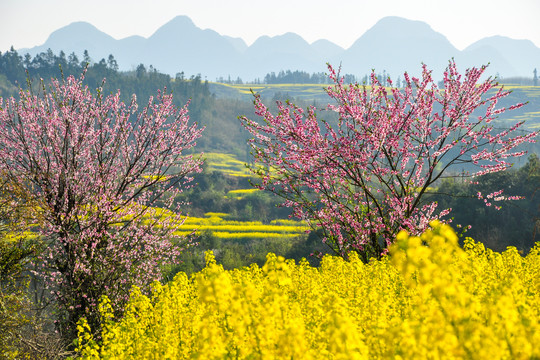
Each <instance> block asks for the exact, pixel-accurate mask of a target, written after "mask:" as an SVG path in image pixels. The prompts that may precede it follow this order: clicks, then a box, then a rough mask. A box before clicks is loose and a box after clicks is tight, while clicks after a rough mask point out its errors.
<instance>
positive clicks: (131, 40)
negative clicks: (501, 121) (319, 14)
mask: <svg viewBox="0 0 540 360" xmlns="http://www.w3.org/2000/svg"><path fill="white" fill-rule="evenodd" d="M49 48H50V49H51V50H53V51H54V52H56V53H58V52H59V51H60V50H62V51H64V53H66V54H69V53H71V52H74V53H75V54H77V55H78V56H80V55H82V53H83V51H84V50H88V51H89V54H90V56H91V57H92V59H94V60H95V61H99V59H100V58H106V57H107V56H108V55H109V54H112V55H114V57H115V58H116V59H117V61H118V64H119V66H120V68H121V69H122V70H130V69H133V68H134V67H135V66H137V65H138V64H140V63H143V64H145V65H153V66H154V67H156V68H157V69H158V70H160V71H163V72H166V73H168V74H171V75H174V74H175V73H177V72H181V71H184V72H185V73H186V74H197V73H200V74H202V75H204V76H207V77H208V78H209V79H212V78H217V77H220V76H228V75H231V76H232V77H235V78H236V77H241V78H242V79H244V80H246V81H249V80H253V79H255V78H262V77H264V76H265V75H266V74H267V73H270V72H273V71H274V72H278V71H281V70H291V71H295V70H300V71H306V72H319V71H321V69H322V70H324V69H325V64H326V63H327V62H329V63H331V64H333V65H336V64H343V71H344V72H345V73H349V74H355V75H358V76H363V75H365V74H368V73H369V72H370V71H371V69H373V68H375V69H376V71H380V72H383V71H386V73H387V74H391V75H392V77H397V76H400V75H402V74H403V72H404V71H405V70H406V71H407V72H409V73H410V74H413V73H415V72H416V73H418V71H420V70H421V64H422V63H425V64H427V66H428V67H429V68H430V69H433V71H434V76H437V75H440V74H442V71H443V70H444V68H445V67H446V66H447V64H448V60H449V59H451V58H453V57H454V58H455V59H457V60H458V65H461V64H464V65H465V66H468V67H469V66H481V65H483V64H485V63H487V62H490V63H491V64H492V66H490V67H489V69H488V71H490V72H493V73H496V72H497V73H499V74H500V75H501V76H503V77H510V76H529V75H530V74H532V71H533V69H534V68H535V67H538V65H537V64H539V63H540V48H538V47H536V46H535V45H534V43H532V42H531V41H529V40H514V39H510V38H506V37H503V36H492V37H488V38H484V39H482V40H479V41H478V42H476V43H475V44H472V45H471V46H469V47H468V48H467V49H465V50H464V51H459V50H458V49H456V48H455V47H454V46H453V45H452V44H451V43H450V42H449V41H448V39H447V38H446V37H445V36H444V35H443V34H441V33H439V32H437V31H435V30H433V29H432V28H431V26H430V25H428V24H427V23H425V22H423V21H418V20H410V19H406V18H402V17H397V16H387V17H384V18H381V19H380V20H379V21H377V22H376V23H375V25H373V26H372V27H371V28H370V29H369V30H368V31H366V32H365V33H364V34H363V35H362V36H361V37H360V38H359V39H358V40H356V41H355V42H354V44H353V45H352V46H351V47H350V48H348V49H343V48H341V47H339V46H338V45H336V44H334V43H332V42H330V41H328V40H317V41H314V42H313V43H311V44H309V43H308V42H307V41H305V39H303V38H302V37H301V36H299V35H298V34H296V33H292V32H286V33H284V34H281V35H277V36H272V37H270V36H266V35H265V36H261V37H259V38H258V39H257V40H256V41H255V42H254V43H253V44H251V45H250V46H247V45H246V43H245V42H244V40H242V39H240V38H233V37H230V36H224V35H220V34H219V33H217V32H215V31H214V30H211V29H205V30H203V29H201V28H199V27H197V26H196V25H195V24H194V23H193V21H192V20H191V19H190V18H189V17H188V16H185V15H179V16H175V17H173V18H172V19H171V20H169V21H168V22H167V23H165V24H164V25H163V26H161V27H160V28H159V29H157V30H156V31H155V32H154V34H152V36H150V37H149V38H144V37H141V36H130V37H126V38H124V39H120V40H116V39H114V38H112V37H111V36H109V35H107V34H106V33H104V32H102V31H100V30H99V29H97V28H96V27H95V26H94V25H92V24H90V23H87V22H83V21H78V22H73V23H71V24H69V25H67V26H65V27H62V28H60V29H58V30H56V31H54V32H53V33H51V35H50V36H49V38H48V39H47V41H46V42H45V43H44V44H43V45H41V46H36V47H34V48H31V49H19V50H20V52H21V54H25V53H29V54H30V55H33V56H35V55H36V54H39V53H40V52H44V51H47V49H49Z"/></svg>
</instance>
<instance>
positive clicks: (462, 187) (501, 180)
mask: <svg viewBox="0 0 540 360" xmlns="http://www.w3.org/2000/svg"><path fill="white" fill-rule="evenodd" d="M475 182H476V183H473V184H470V183H469V182H468V181H467V180H461V179H460V178H459V177H456V178H452V179H446V180H445V181H444V182H443V183H441V184H440V186H439V188H438V190H437V191H436V194H434V195H432V196H433V198H434V199H435V200H436V201H438V203H439V207H440V208H452V209H453V211H452V213H451V214H452V216H453V224H454V226H461V227H467V226H469V225H470V226H471V229H470V230H468V231H467V232H466V235H467V236H470V237H472V238H474V239H476V240H477V241H480V242H482V243H483V244H485V245H486V246H488V247H489V248H491V249H493V250H495V251H503V250H504V249H506V248H507V247H508V246H515V247H516V248H517V249H519V250H520V251H522V252H528V251H529V250H530V249H531V248H532V247H533V246H534V244H535V242H536V241H538V240H539V235H540V200H539V196H540V193H539V190H540V160H539V158H538V155H536V154H533V155H530V156H529V159H528V162H527V163H526V164H525V165H524V166H522V167H521V168H519V169H514V170H510V171H506V172H502V173H496V174H488V175H485V176H482V177H479V178H478V179H475ZM501 188H502V189H504V195H507V196H512V195H520V196H523V199H521V200H514V201H507V202H505V203H503V204H502V207H501V209H500V210H497V209H496V208H495V206H488V207H486V206H485V205H484V203H483V202H481V201H479V200H478V199H476V194H477V193H478V192H479V191H481V192H482V193H490V192H492V191H495V190H497V189H501Z"/></svg>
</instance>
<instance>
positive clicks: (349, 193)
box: [241, 62, 538, 260]
mask: <svg viewBox="0 0 540 360" xmlns="http://www.w3.org/2000/svg"><path fill="white" fill-rule="evenodd" d="M484 69H485V68H484V67H482V68H480V69H476V68H472V69H469V70H467V71H466V73H465V76H464V77H462V75H460V74H459V73H458V71H457V69H456V65H455V63H454V62H450V64H449V66H448V68H447V70H446V72H445V73H444V86H443V88H441V89H440V88H439V87H438V86H437V83H436V82H435V81H434V80H433V78H432V75H431V72H430V71H428V69H427V67H426V66H425V65H424V66H423V71H422V76H421V78H420V79H417V78H410V77H409V76H408V74H405V75H404V77H405V84H406V85H405V87H404V88H403V89H398V88H391V89H387V88H386V87H384V86H382V85H381V84H380V83H379V81H378V79H377V77H376V75H375V73H373V74H372V75H371V86H361V85H358V84H351V85H345V84H344V83H343V78H340V77H339V75H338V74H337V73H336V71H335V70H334V69H333V68H332V67H331V66H329V72H330V77H331V79H332V80H333V81H334V85H333V86H329V87H328V88H327V93H328V95H329V96H330V97H331V98H332V100H333V102H332V103H331V104H330V105H328V108H327V109H330V110H333V111H335V112H337V113H338V114H339V120H338V121H337V123H335V124H334V123H332V124H330V122H328V121H324V120H321V119H320V118H319V117H318V116H317V115H316V109H315V108H314V107H310V108H308V109H306V110H304V109H302V108H299V107H297V106H295V105H294V104H290V103H286V104H283V103H279V102H278V103H277V107H278V113H277V114H275V115H274V114H272V113H271V112H270V111H269V110H268V108H267V107H266V106H265V105H264V104H263V102H262V100H261V98H260V97H259V96H255V101H254V104H255V111H256V114H257V115H258V116H260V117H262V119H263V120H264V121H263V122H257V121H254V120H251V119H248V118H246V117H243V118H241V120H242V122H243V124H244V126H245V127H246V128H247V130H248V131H250V132H251V134H252V135H253V138H252V139H251V140H250V143H251V146H252V148H253V155H254V157H255V159H256V163H255V165H254V166H253V167H252V168H253V170H254V172H255V173H256V174H258V175H259V176H260V179H261V182H260V184H258V186H259V187H260V188H261V189H268V190H270V191H273V192H275V193H278V194H279V195H280V196H282V197H283V198H284V199H285V202H284V205H286V206H290V207H293V209H294V215H295V216H297V217H299V218H301V219H306V220H308V221H310V222H311V224H312V227H313V228H320V229H322V230H323V231H324V233H325V241H326V242H327V243H328V244H329V245H330V246H331V247H332V248H333V249H334V250H335V251H336V252H337V253H339V254H342V255H344V256H346V254H347V252H349V251H351V250H357V251H359V252H360V253H362V254H363V255H364V256H365V260H368V259H369V257H370V256H375V257H378V256H379V255H380V254H381V253H382V252H383V251H384V249H385V248H386V247H387V246H388V245H389V244H390V243H391V242H392V241H393V239H394V236H395V234H396V233H397V232H398V231H399V230H401V229H405V230H407V231H409V232H410V233H412V234H419V233H421V232H423V231H424V230H425V229H426V227H427V225H428V223H429V222H430V221H431V220H433V219H437V218H440V217H442V216H445V215H447V214H448V212H449V211H450V210H449V209H446V210H442V211H437V210H436V206H437V204H435V203H430V202H429V201H426V197H425V194H426V193H428V192H429V188H430V187H431V186H434V183H435V182H436V181H437V180H439V179H441V178H443V177H444V176H445V174H447V173H448V172H449V171H451V169H452V167H453V166H456V165H457V166H460V167H461V166H463V164H471V165H476V166H477V169H478V170H477V171H476V172H473V173H472V174H470V175H471V176H480V175H482V174H486V173H490V172H498V171H503V170H505V169H507V168H509V167H510V166H512V164H511V163H509V162H508V161H507V159H508V158H509V157H517V156H521V155H523V154H524V152H521V151H519V152H512V150H513V149H515V148H516V147H517V146H518V145H520V144H522V143H524V142H533V141H534V138H535V137H536V135H537V134H538V133H537V132H536V133H529V134H526V135H517V136H512V134H513V133H514V132H515V130H517V129H518V128H520V127H521V126H522V124H523V123H518V124H516V125H515V126H513V127H512V128H511V129H508V130H505V131H500V132H497V131H496V129H494V127H493V125H492V124H491V122H492V121H493V119H494V118H495V117H496V116H497V115H498V114H500V113H502V112H503V111H505V110H506V109H504V108H496V104H497V102H498V100H499V99H501V98H502V97H504V96H507V95H508V92H507V91H504V90H503V89H502V88H498V89H497V84H496V83H495V82H494V81H493V80H492V79H487V80H485V81H484V82H482V83H479V80H480V77H481V76H482V74H483V72H484ZM494 88H495V89H496V90H495V91H493V89H494ZM523 105H524V104H517V105H515V106H512V107H510V108H509V110H511V109H516V108H519V107H521V106H523ZM478 112H482V115H481V116H477V114H478ZM473 113H475V116H473Z"/></svg>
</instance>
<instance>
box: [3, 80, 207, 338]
mask: <svg viewBox="0 0 540 360" xmlns="http://www.w3.org/2000/svg"><path fill="white" fill-rule="evenodd" d="M83 80H84V74H83V76H81V77H80V78H79V79H77V78H75V77H72V76H71V77H69V78H67V79H66V80H63V81H57V80H52V84H51V85H50V86H49V87H45V86H44V85H43V86H42V90H41V91H40V93H39V94H38V95H34V94H33V93H32V92H31V91H30V90H28V91H23V90H21V91H20V98H19V99H18V100H16V99H14V98H10V99H6V100H4V99H0V170H1V171H2V172H3V173H4V174H7V176H8V177H9V178H11V179H15V180H16V183H17V184H18V186H19V187H22V188H23V189H24V191H25V192H26V193H28V194H29V196H30V197H31V198H32V203H34V204H37V206H36V209H35V210H36V216H35V219H39V222H36V223H35V224H28V225H29V226H30V225H34V229H38V231H39V234H40V235H41V237H42V239H43V241H44V243H45V247H46V248H45V251H44V252H43V253H42V254H41V255H40V256H39V257H38V258H37V259H36V261H35V262H36V267H37V269H38V271H37V273H38V275H40V276H41V277H42V278H43V279H44V281H43V284H44V286H45V288H46V289H47V291H48V292H49V293H50V294H51V295H52V296H51V297H52V299H53V300H54V303H55V304H56V312H57V319H58V324H59V325H60V327H59V328H60V329H61V330H62V331H64V334H65V336H66V337H68V338H69V337H70V336H72V335H73V334H76V326H75V324H76V322H77V321H78V319H79V318H80V317H81V316H85V317H86V318H87V319H88V321H89V322H90V323H91V325H93V327H94V328H97V329H99V317H98V312H97V306H98V302H99V299H100V297H101V296H103V295H107V296H108V297H109V298H110V299H111V301H112V304H113V306H114V307H115V308H116V309H117V310H119V309H121V308H122V304H123V303H124V302H125V301H126V300H127V298H128V296H129V291H130V288H131V287H132V285H138V286H148V284H149V283H150V282H151V281H153V280H156V279H160V275H161V274H160V266H161V265H162V264H164V263H166V262H170V261H175V258H176V257H177V255H179V253H180V252H181V251H182V249H183V248H184V247H185V246H187V245H189V241H188V240H187V239H185V238H182V237H178V236H175V235H174V230H175V228H176V227H177V226H179V225H181V224H182V218H181V216H180V213H179V211H178V209H177V208H176V205H175V204H173V199H174V197H175V194H176V193H178V192H179V191H181V189H183V188H185V186H189V184H188V182H189V181H190V177H189V174H190V173H194V172H199V171H200V170H201V168H200V165H201V160H200V157H194V156H193V155H187V154H186V150H189V149H190V148H191V147H193V146H194V144H195V140H196V139H197V138H198V137H199V136H200V134H201V131H202V129H201V128H198V127H197V124H190V122H189V116H188V110H187V105H186V106H185V107H183V108H177V107H175V106H174V105H173V98H172V95H170V94H166V93H165V92H158V93H157V96H156V97H155V98H150V100H149V101H148V103H147V104H146V105H145V106H144V107H141V108H139V107H138V105H137V101H136V99H135V97H133V99H132V101H131V103H130V104H129V105H127V104H124V103H123V102H121V101H120V100H119V99H120V93H119V92H117V93H116V94H110V95H108V96H105V95H104V94H103V91H102V89H101V88H100V89H98V90H97V93H96V94H95V95H93V93H92V92H91V91H90V90H89V89H88V88H87V87H86V86H84V85H83ZM156 204H158V205H159V207H157V206H156ZM38 213H39V214H38Z"/></svg>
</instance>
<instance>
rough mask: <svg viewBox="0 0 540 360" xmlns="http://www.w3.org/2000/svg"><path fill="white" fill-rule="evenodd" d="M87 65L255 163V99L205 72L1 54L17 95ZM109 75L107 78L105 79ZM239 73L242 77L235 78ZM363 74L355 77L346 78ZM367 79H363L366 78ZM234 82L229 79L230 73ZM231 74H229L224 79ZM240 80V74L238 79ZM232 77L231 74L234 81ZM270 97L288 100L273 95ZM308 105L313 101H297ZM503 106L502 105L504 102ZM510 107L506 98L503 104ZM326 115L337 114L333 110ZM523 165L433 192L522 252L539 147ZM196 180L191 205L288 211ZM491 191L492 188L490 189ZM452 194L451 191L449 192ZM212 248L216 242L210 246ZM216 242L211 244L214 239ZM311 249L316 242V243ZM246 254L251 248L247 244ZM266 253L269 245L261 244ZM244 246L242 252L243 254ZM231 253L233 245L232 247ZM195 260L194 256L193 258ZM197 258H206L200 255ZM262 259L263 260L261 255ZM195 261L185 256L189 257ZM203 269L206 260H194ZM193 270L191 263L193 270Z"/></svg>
mask: <svg viewBox="0 0 540 360" xmlns="http://www.w3.org/2000/svg"><path fill="white" fill-rule="evenodd" d="M85 68H87V71H86V75H85V82H86V84H87V85H88V86H89V87H90V88H91V89H95V88H98V87H100V86H102V85H103V91H104V92H105V93H115V92H116V91H117V90H118V89H120V90H121V99H122V100H123V101H124V102H129V101H130V99H131V95H132V94H136V96H137V99H138V100H139V103H144V102H145V101H147V99H148V98H149V97H150V96H152V95H155V94H156V92H157V91H158V90H159V89H164V88H166V89H167V91H168V92H172V93H173V94H174V99H175V103H176V105H177V106H183V105H184V104H185V103H186V102H187V101H188V100H190V101H191V102H190V104H189V114H190V118H191V120H192V121H194V122H198V123H199V124H201V125H203V126H206V130H205V131H204V133H203V136H202V137H201V138H200V139H199V141H198V143H197V147H196V148H195V149H194V151H196V152H201V151H202V152H221V153H228V154H233V155H235V156H236V157H237V158H238V159H239V160H241V161H245V162H249V161H250V155H249V148H248V145H247V140H248V138H249V135H248V133H247V131H246V130H244V129H243V128H242V127H241V125H240V122H239V121H238V120H237V117H238V116H239V115H246V116H248V117H251V118H255V114H254V111H253V104H252V103H251V102H250V101H246V100H243V99H239V98H235V99H230V98H226V97H223V96H222V97H219V98H218V97H216V96H215V95H213V94H212V92H211V91H210V86H209V83H208V82H207V81H203V80H202V77H201V75H196V76H190V77H186V76H185V75H184V73H182V72H180V73H178V74H177V75H176V76H175V77H171V76H169V75H166V74H162V73H160V72H159V71H158V70H157V69H155V68H154V67H153V66H151V65H150V66H148V67H147V66H146V65H143V64H140V65H138V66H137V67H136V68H135V69H134V70H132V71H128V72H121V71H119V70H118V64H117V62H116V60H115V58H114V56H113V55H110V56H109V57H108V58H107V59H101V60H100V61H98V62H95V61H93V60H92V59H91V55H90V54H88V52H85V54H84V57H83V58H82V59H79V58H78V57H77V56H76V55H75V54H70V55H67V56H66V54H65V53H63V52H60V54H58V55H56V54H54V53H53V52H52V51H50V50H49V51H48V52H46V53H41V54H39V55H36V56H35V57H34V58H32V57H31V56H30V55H25V56H21V55H19V54H18V53H17V52H16V51H15V50H13V49H12V50H10V51H8V52H5V53H0V97H3V98H6V97H9V96H17V93H18V91H19V88H22V89H25V88H26V86H27V81H28V80H30V81H31V84H32V88H34V89H36V90H37V89H38V87H39V86H40V81H39V79H40V78H41V79H44V81H47V80H49V79H51V78H53V77H54V78H61V77H62V76H64V77H67V76H69V75H74V76H80V75H81V74H82V72H83V70H84V69H85ZM104 79H105V82H103V80H104ZM237 80H238V79H237ZM355 80H357V79H355V78H353V77H351V76H349V78H346V81H355ZM360 80H362V79H360ZM227 81H229V79H227ZM227 81H224V82H225V83H226V82H227ZM239 81H241V80H239ZM264 81H265V82H267V83H280V82H281V83H293V82H295V81H297V82H298V83H309V82H313V83H324V82H325V81H326V80H324V79H323V78H322V74H311V75H310V74H307V73H305V72H302V71H294V72H293V71H282V72H280V73H278V74H275V73H271V74H268V75H267V76H266V77H265V79H264ZM231 82H232V81H231ZM269 100H287V99H286V98H279V96H277V97H276V96H275V97H274V98H273V99H269ZM529 100H531V101H533V102H534V101H538V100H537V99H529ZM507 101H511V102H513V103H515V102H518V101H523V99H519V98H515V97H514V98H512V97H509V99H507ZM297 105H299V106H302V107H305V106H308V105H310V104H309V103H305V104H303V103H297ZM503 105H504V104H503ZM504 106H506V105H504ZM325 116H331V114H328V115H326V114H325ZM522 164H525V165H524V166H522V167H521V168H520V169H515V170H511V171H508V172H506V173H502V174H496V175H488V176H485V177H482V178H481V179H479V184H478V185H471V184H468V183H466V182H462V181H460V180H459V177H456V178H455V179H454V180H448V181H446V182H442V183H441V184H440V185H439V188H438V189H437V191H436V194H433V195H432V196H433V197H434V198H435V199H436V200H437V201H438V202H439V206H440V207H441V208H447V207H451V208H453V211H452V212H451V216H453V217H454V225H457V224H461V225H463V226H466V225H473V227H472V229H471V230H469V231H468V232H467V233H466V235H467V236H471V237H473V238H474V239H475V240H478V241H482V242H483V243H485V244H486V245H488V246H489V247H491V248H493V249H495V250H503V249H505V248H506V246H509V245H512V246H516V247H517V248H518V249H520V250H521V251H524V252H526V251H528V250H529V249H530V248H531V247H532V246H533V245H534V242H535V241H539V240H540V238H539V234H538V232H539V231H540V215H539V211H540V202H539V200H538V199H539V195H540V194H539V191H538V190H539V186H538V184H540V161H539V159H538V156H537V155H535V154H532V155H530V157H529V159H528V161H527V160H526V159H525V161H522ZM196 182H197V183H199V184H200V185H201V186H199V187H195V188H194V189H193V190H191V191H188V192H186V193H185V194H184V195H183V196H185V199H183V200H186V201H189V202H190V203H191V204H193V205H192V211H195V213H199V214H204V213H205V212H210V211H215V212H220V211H224V212H228V213H236V214H238V219H241V220H247V219H248V217H249V218H252V219H253V220H259V221H263V222H269V221H271V220H273V219H276V218H283V217H284V216H286V215H287V213H286V212H284V209H281V210H278V209H277V208H276V205H277V204H278V200H279V199H276V198H274V197H270V196H268V194H265V195H264V196H263V195H261V194H257V195H253V196H251V197H246V198H245V199H244V200H243V201H237V202H232V201H228V200H226V199H225V194H226V193H227V191H229V190H231V189H235V188H242V187H244V188H245V187H249V184H248V182H247V181H245V182H241V183H238V182H237V181H232V180H231V179H227V177H226V176H224V175H223V174H220V173H219V172H216V171H213V172H210V171H209V170H207V169H206V170H205V171H204V172H203V173H202V174H200V175H198V176H197V179H196ZM480 188H481V189H483V191H486V190H489V191H490V190H491V189H492V188H504V189H505V194H506V195H513V194H520V195H523V196H524V197H525V199H524V200H520V201H514V202H511V203H508V204H505V206H503V209H502V210H501V211H496V210H494V209H493V208H486V207H485V206H484V205H483V203H482V202H481V201H479V200H478V199H475V198H474V194H476V192H477V191H478V189H480ZM489 191H486V192H489ZM449 195H452V196H449ZM246 209H266V210H265V211H260V210H257V211H249V212H247V210H246ZM203 240H204V241H203V242H202V243H201V244H202V245H203V246H204V244H205V243H209V244H213V243H214V242H215V241H216V239H213V238H212V236H211V234H205V235H204V239H203ZM306 241H309V242H310V243H311V245H309V246H308V245H306V244H305V243H303V242H302V243H300V244H298V246H297V247H295V248H294V249H289V251H290V252H289V254H288V255H289V256H290V257H295V258H299V257H301V256H306V255H309V251H308V250H309V248H310V247H311V248H312V247H313V237H312V236H311V237H309V239H307V238H306ZM208 246H209V247H210V248H211V246H210V245H208ZM212 246H213V245H212ZM235 246H236V247H235V248H234V251H233V250H232V248H231V251H233V252H234V254H236V255H235V256H236V257H235V258H236V259H237V260H235V262H233V263H231V264H229V267H234V266H240V265H244V262H246V264H247V262H248V261H249V259H251V260H253V258H249V257H248V256H247V255H246V256H245V261H244V260H242V259H243V258H242V255H241V254H242V251H244V250H242V249H241V248H239V247H238V246H239V245H238V244H236V245H235ZM311 250H312V249H311ZM245 251H246V254H247V251H248V250H245ZM262 252H264V251H262ZM239 253H240V255H238V254H239ZM231 254H232V252H231ZM195 260H196V259H195ZM195 260H193V261H195ZM196 261H197V262H200V261H202V260H200V259H198V260H196ZM261 261H262V260H261ZM189 263H190V262H189V261H187V262H186V264H189ZM193 266H194V268H193V269H197V268H198V267H199V266H202V263H201V264H193ZM193 269H192V270H193Z"/></svg>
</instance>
